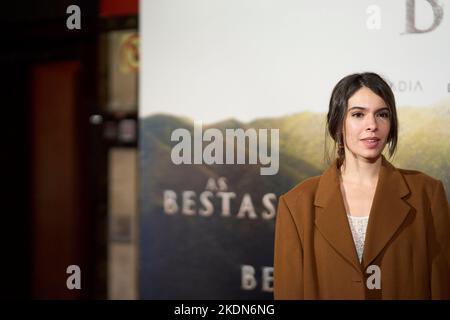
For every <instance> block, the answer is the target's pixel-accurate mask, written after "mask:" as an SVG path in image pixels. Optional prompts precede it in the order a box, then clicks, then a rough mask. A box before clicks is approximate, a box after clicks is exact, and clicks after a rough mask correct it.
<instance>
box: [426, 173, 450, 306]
mask: <svg viewBox="0 0 450 320" xmlns="http://www.w3.org/2000/svg"><path fill="white" fill-rule="evenodd" d="M431 217H432V220H433V221H432V223H431V224H430V227H431V229H432V230H431V232H430V233H429V235H430V239H429V246H430V247H431V248H430V253H431V255H430V259H431V261H430V263H431V266H430V270H431V299H450V211H449V206H448V203H447V196H446V194H445V190H444V186H443V185H442V182H441V181H438V183H436V186H435V188H434V191H433V196H432V200H431Z"/></svg>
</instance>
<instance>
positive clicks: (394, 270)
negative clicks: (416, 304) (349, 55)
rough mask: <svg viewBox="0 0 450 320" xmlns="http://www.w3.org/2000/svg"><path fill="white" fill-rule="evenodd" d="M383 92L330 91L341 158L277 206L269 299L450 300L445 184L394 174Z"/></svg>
mask: <svg viewBox="0 0 450 320" xmlns="http://www.w3.org/2000/svg"><path fill="white" fill-rule="evenodd" d="M397 128H398V125H397V114H396V107H395V99H394V95H393V93H392V91H391V89H390V87H389V85H388V84H387V83H386V82H385V81H384V80H383V79H382V78H381V77H380V76H378V75H377V74H374V73H362V74H352V75H349V76H347V77H345V78H343V79H342V80H340V81H339V83H338V84H337V85H336V87H335V88H334V90H333V92H332V95H331V99H330V105H329V111H328V115H327V130H328V133H329V134H330V135H331V137H332V139H333V140H334V141H335V142H336V144H337V145H338V150H337V158H336V159H335V160H334V162H333V163H332V165H331V166H330V167H329V168H328V169H327V170H326V171H325V172H324V173H323V174H322V175H321V176H317V177H312V178H309V179H306V180H305V181H303V182H302V183H300V184H298V185H297V186H296V187H294V188H293V189H291V190H290V191H289V192H287V193H286V194H284V195H282V196H281V197H280V199H279V204H278V213H277V220H276V230H275V258H274V297H275V299H449V298H450V214H449V207H448V203H447V198H446V194H445V190H444V187H443V185H442V182H441V181H439V180H436V179H433V178H432V177H430V176H427V175H426V174H424V173H421V172H419V171H413V170H404V169H398V168H395V167H394V166H393V165H392V164H391V163H390V162H388V161H387V160H386V158H385V157H384V156H383V155H382V151H383V149H384V147H385V146H386V145H388V149H389V155H390V157H392V155H393V153H394V152H395V149H396V145H397Z"/></svg>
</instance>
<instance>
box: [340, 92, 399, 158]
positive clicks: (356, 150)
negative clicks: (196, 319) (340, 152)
mask: <svg viewBox="0 0 450 320" xmlns="http://www.w3.org/2000/svg"><path fill="white" fill-rule="evenodd" d="M389 112H390V111H389V107H388V106H387V105H386V103H385V102H384V100H383V99H382V98H381V97H380V96H378V95H376V94H375V93H374V92H373V91H372V90H370V89H369V88H367V87H362V88H361V89H359V90H358V91H356V92H355V93H354V94H353V96H351V97H350V99H348V104H347V113H346V116H345V122H344V146H345V154H346V157H347V156H348V155H349V153H353V154H354V155H355V156H356V157H357V158H358V157H362V158H366V159H374V158H377V157H378V156H379V155H380V154H381V152H382V151H383V149H384V146H385V145H386V140H387V137H388V135H389V130H390V124H391V123H390V113H389Z"/></svg>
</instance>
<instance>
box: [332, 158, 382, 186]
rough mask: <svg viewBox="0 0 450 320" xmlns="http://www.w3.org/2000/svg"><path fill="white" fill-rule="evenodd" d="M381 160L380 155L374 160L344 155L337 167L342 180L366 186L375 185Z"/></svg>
mask: <svg viewBox="0 0 450 320" xmlns="http://www.w3.org/2000/svg"><path fill="white" fill-rule="evenodd" d="M381 161H382V157H381V155H380V156H379V157H378V158H377V159H374V160H368V159H364V158H361V157H359V158H355V157H353V155H351V156H347V155H346V156H345V160H344V162H343V163H342V165H341V167H340V168H339V170H340V175H341V179H342V182H345V183H350V184H354V185H360V186H367V187H371V186H374V185H376V184H377V181H378V174H379V172H380V167H381Z"/></svg>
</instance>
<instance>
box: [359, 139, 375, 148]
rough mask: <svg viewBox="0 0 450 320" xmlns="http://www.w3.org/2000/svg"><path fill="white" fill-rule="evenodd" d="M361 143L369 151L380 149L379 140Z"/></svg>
mask: <svg viewBox="0 0 450 320" xmlns="http://www.w3.org/2000/svg"><path fill="white" fill-rule="evenodd" d="M361 141H362V143H363V144H364V145H365V146H366V147H367V148H369V149H374V148H376V147H378V144H379V143H380V140H379V139H364V140H361Z"/></svg>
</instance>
